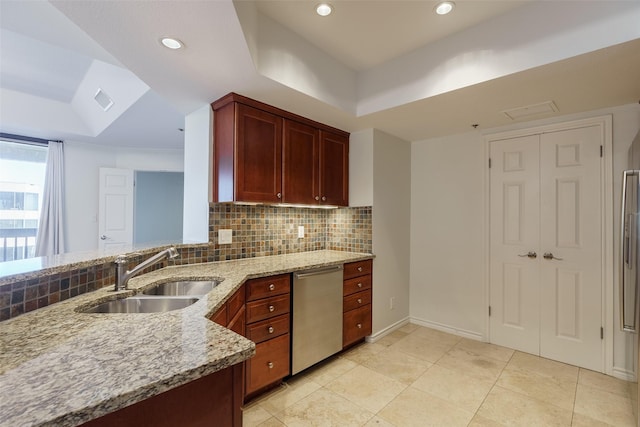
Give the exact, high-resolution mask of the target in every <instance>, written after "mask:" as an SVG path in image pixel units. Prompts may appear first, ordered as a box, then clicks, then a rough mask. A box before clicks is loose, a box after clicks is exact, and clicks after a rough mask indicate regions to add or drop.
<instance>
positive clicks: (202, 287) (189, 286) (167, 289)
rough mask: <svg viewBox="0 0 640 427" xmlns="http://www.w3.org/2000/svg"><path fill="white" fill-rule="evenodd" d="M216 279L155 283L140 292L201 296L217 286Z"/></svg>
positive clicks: (146, 293) (145, 293)
mask: <svg viewBox="0 0 640 427" xmlns="http://www.w3.org/2000/svg"><path fill="white" fill-rule="evenodd" d="M219 284H220V281H218V280H182V281H178V282H168V283H162V284H159V285H156V286H154V287H152V288H149V289H147V290H145V291H143V292H142V293H143V294H144V295H165V296H176V295H178V296H202V295H206V294H207V293H209V292H210V291H211V290H212V289H213V288H215V287H216V286H218V285H219Z"/></svg>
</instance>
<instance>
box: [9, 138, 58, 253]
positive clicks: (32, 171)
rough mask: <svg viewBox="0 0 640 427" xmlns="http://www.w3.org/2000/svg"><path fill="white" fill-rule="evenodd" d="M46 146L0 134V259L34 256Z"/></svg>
mask: <svg viewBox="0 0 640 427" xmlns="http://www.w3.org/2000/svg"><path fill="white" fill-rule="evenodd" d="M46 161H47V146H46V145H43V144H31V143H24V142H19V141H13V140H9V139H5V138H3V137H0V262H2V261H13V260H17V259H23V258H30V257H33V256H34V253H35V244H36V235H37V233H38V222H39V220H40V207H41V205H42V192H43V188H44V175H45V168H46Z"/></svg>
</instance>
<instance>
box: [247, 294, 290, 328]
mask: <svg viewBox="0 0 640 427" xmlns="http://www.w3.org/2000/svg"><path fill="white" fill-rule="evenodd" d="M289 307H290V297H289V294H287V295H280V296H277V297H272V298H265V299H261V300H258V301H251V302H248V303H247V323H253V322H257V321H258V320H264V319H268V318H271V317H275V316H279V315H281V314H285V313H289Z"/></svg>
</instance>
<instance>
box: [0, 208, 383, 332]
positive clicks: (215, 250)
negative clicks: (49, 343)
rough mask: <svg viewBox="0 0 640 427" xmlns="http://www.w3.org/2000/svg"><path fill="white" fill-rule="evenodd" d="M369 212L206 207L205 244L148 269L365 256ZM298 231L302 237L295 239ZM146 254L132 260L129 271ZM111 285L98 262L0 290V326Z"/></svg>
mask: <svg viewBox="0 0 640 427" xmlns="http://www.w3.org/2000/svg"><path fill="white" fill-rule="evenodd" d="M371 225H372V209H371V207H357V208H339V209H312V208H297V207H279V206H245V205H233V204H224V203H221V204H214V205H212V206H211V207H210V208H209V245H202V244H201V245H193V246H183V247H180V248H179V251H180V257H179V258H177V259H175V260H172V261H165V262H164V263H161V264H158V265H156V266H154V267H151V268H150V269H149V270H148V271H151V270H154V269H157V268H162V267H164V266H165V265H167V263H168V262H169V263H171V264H177V265H180V264H197V263H201V262H212V261H222V260H232V259H239V258H251V257H258V256H267V255H280V254H287V253H295V252H306V251H314V250H322V249H328V250H338V251H349V252H363V253H371V251H372V240H371V239H372V230H371ZM298 226H304V233H305V237H304V238H301V239H299V238H298ZM219 229H231V230H233V243H232V244H229V245H219V244H218V230H219ZM148 256H149V255H148V254H147V255H142V256H136V257H132V258H131V259H130V263H129V268H132V267H134V266H135V265H136V264H138V263H140V262H141V261H143V260H144V259H146V258H147V257H148ZM113 283H114V270H113V263H111V262H107V263H100V264H96V265H94V266H91V267H87V268H80V269H73V270H69V271H65V272H62V273H57V274H52V275H50V276H44V277H39V278H35V279H30V280H24V281H19V282H13V283H8V284H4V285H1V286H0V321H1V320H7V319H10V318H12V317H16V316H18V315H20V314H22V313H26V312H29V311H33V310H35V309H38V308H42V307H45V306H47V305H50V304H53V303H56V302H58V301H63V300H66V299H68V298H71V297H74V296H76V295H80V294H83V293H85V292H90V291H93V290H96V289H98V288H101V287H104V286H110V285H111V286H112V285H113Z"/></svg>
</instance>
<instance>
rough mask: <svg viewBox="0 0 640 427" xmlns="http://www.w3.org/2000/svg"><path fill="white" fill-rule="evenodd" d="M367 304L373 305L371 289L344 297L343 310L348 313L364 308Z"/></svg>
mask: <svg viewBox="0 0 640 427" xmlns="http://www.w3.org/2000/svg"><path fill="white" fill-rule="evenodd" d="M367 304H371V289H368V290H366V291H362V292H357V293H355V294H351V295H349V296H346V297H344V300H343V302H342V310H343V311H345V312H347V311H349V310H353V309H355V308H360V307H364V306H365V305H367Z"/></svg>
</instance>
